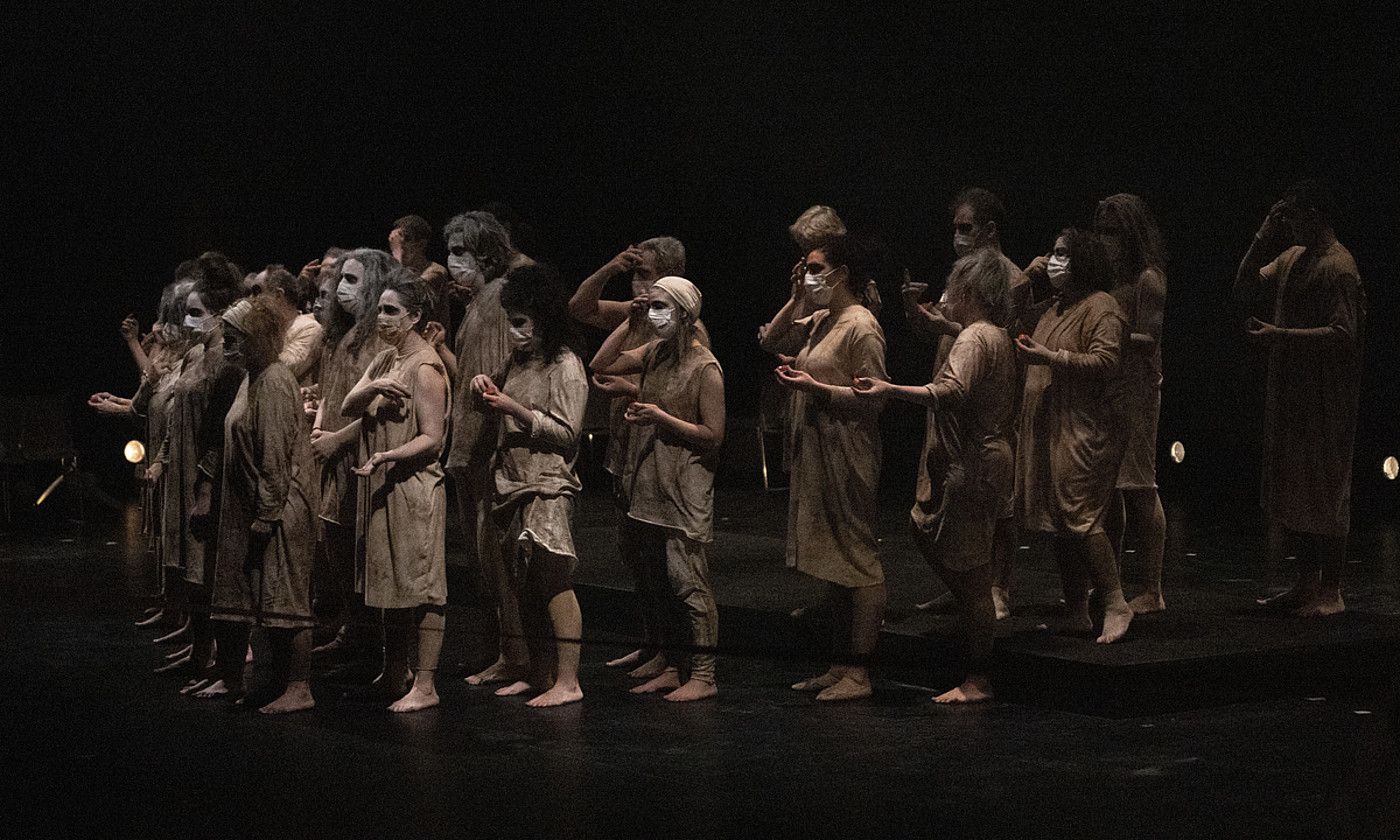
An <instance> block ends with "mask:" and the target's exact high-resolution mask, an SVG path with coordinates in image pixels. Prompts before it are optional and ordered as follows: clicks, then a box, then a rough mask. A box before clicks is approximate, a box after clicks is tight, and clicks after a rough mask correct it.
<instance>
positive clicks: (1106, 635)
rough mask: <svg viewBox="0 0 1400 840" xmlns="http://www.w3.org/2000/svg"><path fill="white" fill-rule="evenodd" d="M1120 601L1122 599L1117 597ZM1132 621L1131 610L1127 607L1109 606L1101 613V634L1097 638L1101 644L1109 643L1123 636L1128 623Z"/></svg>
mask: <svg viewBox="0 0 1400 840" xmlns="http://www.w3.org/2000/svg"><path fill="white" fill-rule="evenodd" d="M1119 603H1120V604H1121V603H1122V599H1121V598H1120V599H1119ZM1132 622H1133V611H1132V610H1130V609H1128V607H1127V606H1126V605H1125V606H1122V607H1118V608H1113V607H1109V608H1107V609H1105V610H1104V613H1103V635H1101V636H1099V638H1098V639H1097V641H1098V643H1099V644H1101V645H1111V644H1113V643H1114V642H1116V641H1118V640H1119V639H1121V638H1123V634H1124V633H1126V632H1128V625H1129V624H1131V623H1132Z"/></svg>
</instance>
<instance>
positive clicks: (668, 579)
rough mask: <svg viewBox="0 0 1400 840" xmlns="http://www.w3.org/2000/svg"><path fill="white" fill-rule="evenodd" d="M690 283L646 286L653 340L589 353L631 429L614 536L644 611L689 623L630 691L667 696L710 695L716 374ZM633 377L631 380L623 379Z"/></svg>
mask: <svg viewBox="0 0 1400 840" xmlns="http://www.w3.org/2000/svg"><path fill="white" fill-rule="evenodd" d="M700 300H701V299H700V290H699V289H697V288H695V285H694V284H693V283H691V282H690V281H689V280H686V279H684V278H681V277H662V278H661V279H659V280H657V281H656V283H655V284H653V286H652V287H651V290H650V291H648V293H647V320H648V322H649V323H650V324H651V327H652V331H653V332H654V333H655V335H656V337H655V338H654V339H652V340H651V341H649V342H647V343H646V344H643V345H642V346H640V347H635V348H632V349H623V336H622V334H621V333H619V332H614V333H613V334H612V335H611V336H610V337H609V338H608V340H607V341H606V342H604V344H603V346H602V347H601V348H599V350H598V354H597V355H596V356H595V357H594V359H593V368H594V370H595V371H597V372H598V374H597V377H598V380H599V384H600V387H602V388H603V389H604V390H605V391H606V392H608V393H611V394H613V395H615V396H618V397H621V398H624V399H629V400H630V402H629V403H628V405H627V410H626V413H625V414H624V419H625V420H626V422H627V423H629V424H630V425H631V426H632V427H633V428H632V430H631V431H630V433H629V434H628V436H627V454H626V458H625V460H624V467H623V472H622V474H621V476H620V481H619V484H620V487H621V494H622V500H623V502H624V503H625V505H626V508H625V510H626V513H627V519H626V520H625V521H624V523H623V528H624V533H625V534H626V539H625V540H624V541H622V544H623V549H624V551H625V552H627V553H628V554H629V555H631V556H630V557H628V560H629V565H631V566H632V567H633V568H635V569H637V570H638V572H639V575H640V578H641V584H640V585H639V587H638V589H639V591H640V592H641V593H642V594H643V597H644V598H651V599H657V601H658V603H656V604H655V605H654V606H653V607H652V609H651V611H652V613H653V614H654V615H657V616H664V615H665V614H667V612H668V611H669V610H668V609H667V608H668V607H669V606H671V605H673V604H678V605H679V606H680V608H681V610H682V611H683V613H684V615H685V616H686V618H687V623H688V625H689V628H690V634H689V639H688V641H689V644H690V647H691V649H692V653H691V654H690V656H689V657H688V661H686V662H685V667H684V673H682V672H681V669H680V668H676V667H667V668H664V669H663V670H662V672H661V673H660V674H657V675H656V676H654V677H652V678H651V679H650V680H649V681H648V682H645V683H643V684H642V685H639V686H637V687H635V688H633V689H632V691H633V692H634V693H637V694H646V693H653V692H660V691H665V692H667V694H666V699H667V700H670V701H673V702H685V701H691V700H701V699H704V698H707V697H713V696H715V694H716V693H718V689H717V687H716V683H715V657H714V653H713V652H712V651H713V648H714V647H715V646H716V644H717V643H718V640H719V612H718V609H717V607H716V605H715V597H714V591H713V589H712V588H711V586H710V580H709V563H708V560H707V558H706V556H705V547H706V546H707V545H708V544H709V543H710V542H712V541H713V539H714V482H715V468H716V465H717V460H718V451H719V447H720V445H721V444H722V443H723V442H724V373H723V371H722V370H721V369H720V366H719V362H718V361H716V359H715V357H714V355H713V354H712V353H711V352H710V350H709V348H707V347H706V346H705V345H704V344H703V343H702V342H701V341H700V338H699V335H698V329H697V325H698V324H699V322H700V320H699V319H700ZM630 376H637V377H638V380H637V384H635V385H634V384H632V382H631V380H630V379H628V378H624V377H630Z"/></svg>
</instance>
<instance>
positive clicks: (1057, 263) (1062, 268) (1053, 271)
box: [1045, 256, 1069, 289]
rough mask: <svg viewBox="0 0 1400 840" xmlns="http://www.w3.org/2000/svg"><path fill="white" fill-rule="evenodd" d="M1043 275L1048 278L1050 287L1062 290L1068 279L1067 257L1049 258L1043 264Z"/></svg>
mask: <svg viewBox="0 0 1400 840" xmlns="http://www.w3.org/2000/svg"><path fill="white" fill-rule="evenodd" d="M1045 273H1046V274H1047V275H1048V276H1049V277H1050V285H1052V286H1054V287H1055V288H1057V289H1063V288H1064V287H1065V280H1066V279H1067V278H1068V277H1069V257H1057V256H1051V257H1050V259H1049V260H1047V261H1046V263H1045Z"/></svg>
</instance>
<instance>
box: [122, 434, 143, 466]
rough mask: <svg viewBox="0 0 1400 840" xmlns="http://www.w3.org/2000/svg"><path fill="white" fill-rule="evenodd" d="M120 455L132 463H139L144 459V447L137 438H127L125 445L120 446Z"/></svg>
mask: <svg viewBox="0 0 1400 840" xmlns="http://www.w3.org/2000/svg"><path fill="white" fill-rule="evenodd" d="M122 455H123V456H125V457H126V460H127V461H128V462H130V463H132V464H139V463H141V462H142V461H144V460H146V447H145V446H144V445H143V444H142V443H141V441H139V440H129V441H127V442H126V446H124V447H122Z"/></svg>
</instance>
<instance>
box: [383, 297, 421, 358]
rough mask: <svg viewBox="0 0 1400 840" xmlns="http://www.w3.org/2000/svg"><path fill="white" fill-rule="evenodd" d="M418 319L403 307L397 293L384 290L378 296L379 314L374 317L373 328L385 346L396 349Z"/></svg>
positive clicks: (416, 315) (417, 316)
mask: <svg viewBox="0 0 1400 840" xmlns="http://www.w3.org/2000/svg"><path fill="white" fill-rule="evenodd" d="M419 317H420V316H419V315H418V314H415V313H413V312H411V311H409V310H408V308H407V307H405V306H404V304H403V299H402V298H400V297H399V293H398V292H396V291H394V290H392V289H385V290H384V293H383V294H382V295H380V296H379V314H378V315H377V316H376V317H375V321H374V327H375V329H376V330H377V331H378V332H379V337H380V339H382V340H383V341H384V343H385V344H391V345H393V346H395V347H397V346H399V344H400V342H402V341H403V339H404V336H406V335H408V333H409V332H410V331H412V329H413V327H414V325H415V324H417V323H418V318H419Z"/></svg>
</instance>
